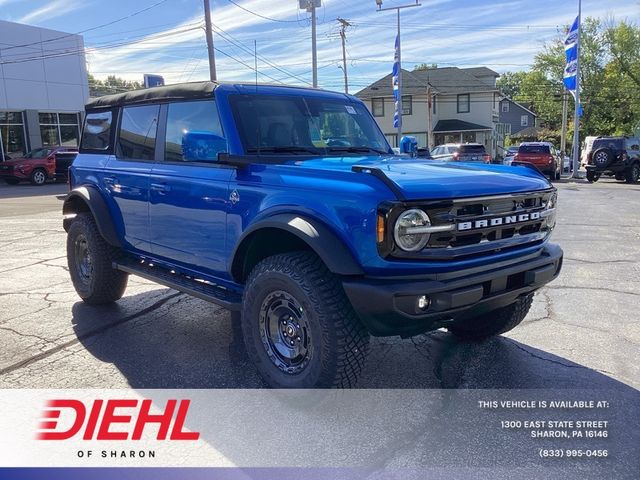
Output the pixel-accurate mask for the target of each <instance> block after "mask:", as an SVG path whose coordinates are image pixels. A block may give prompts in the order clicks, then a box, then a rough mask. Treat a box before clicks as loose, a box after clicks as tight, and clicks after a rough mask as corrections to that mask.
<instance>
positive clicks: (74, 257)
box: [67, 213, 129, 305]
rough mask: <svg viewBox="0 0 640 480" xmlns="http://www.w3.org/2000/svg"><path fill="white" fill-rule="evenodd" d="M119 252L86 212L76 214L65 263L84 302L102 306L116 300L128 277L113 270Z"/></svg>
mask: <svg viewBox="0 0 640 480" xmlns="http://www.w3.org/2000/svg"><path fill="white" fill-rule="evenodd" d="M119 255H120V250H119V249H117V248H116V247H113V246H112V245H109V244H108V243H107V242H106V241H105V240H104V238H103V237H102V235H100V232H99V231H98V227H97V225H96V222H95V220H94V219H93V216H92V215H91V214H90V213H79V214H78V215H77V216H76V217H75V218H74V219H73V221H72V222H71V225H70V226H69V232H68V233H67V264H68V266H69V274H70V275H71V281H72V282H73V286H74V288H75V289H76V292H77V293H78V295H79V296H80V298H82V300H84V301H85V302H86V303H88V304H91V305H102V304H105V303H111V302H115V301H116V300H118V299H120V298H121V297H122V295H123V294H124V291H125V289H126V288H127V280H128V278H129V276H128V274H126V273H124V272H121V271H119V270H116V269H114V268H113V266H112V264H113V261H114V260H116V259H117V258H118V257H119Z"/></svg>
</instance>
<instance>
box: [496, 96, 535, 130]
mask: <svg viewBox="0 0 640 480" xmlns="http://www.w3.org/2000/svg"><path fill="white" fill-rule="evenodd" d="M537 119H538V116H537V115H536V114H535V113H533V112H532V111H531V110H529V109H528V108H526V107H524V106H523V105H520V104H519V103H518V102H514V101H513V100H511V99H510V98H508V97H503V98H502V100H500V124H501V125H503V126H504V135H505V136H510V135H515V134H516V133H520V132H521V131H523V130H525V129H527V128H531V127H537V126H538V125H537Z"/></svg>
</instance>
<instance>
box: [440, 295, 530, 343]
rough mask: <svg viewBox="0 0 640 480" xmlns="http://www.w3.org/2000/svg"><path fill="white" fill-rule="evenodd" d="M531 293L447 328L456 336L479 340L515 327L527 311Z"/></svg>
mask: <svg viewBox="0 0 640 480" xmlns="http://www.w3.org/2000/svg"><path fill="white" fill-rule="evenodd" d="M532 302H533V294H529V295H527V296H526V297H521V298H519V299H518V300H517V301H516V302H515V303H512V304H511V305H508V306H506V307H502V308H499V309H497V310H494V311H492V312H488V313H485V314H482V315H479V316H477V317H473V318H470V319H467V320H465V321H464V322H463V323H460V324H458V325H451V326H450V327H447V329H448V330H449V331H450V332H451V333H453V334H454V335H455V336H456V337H459V338H462V339H465V340H481V339H483V338H488V337H493V336H495V335H500V334H502V333H505V332H508V331H509V330H512V329H514V328H515V327H517V326H518V325H519V324H520V322H522V320H524V317H526V316H527V313H529V309H530V308H531V304H532Z"/></svg>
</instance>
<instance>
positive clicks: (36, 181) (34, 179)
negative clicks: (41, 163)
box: [31, 168, 47, 186]
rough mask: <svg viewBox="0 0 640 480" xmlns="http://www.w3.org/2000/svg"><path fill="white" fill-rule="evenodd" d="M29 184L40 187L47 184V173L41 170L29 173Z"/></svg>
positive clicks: (37, 169)
mask: <svg viewBox="0 0 640 480" xmlns="http://www.w3.org/2000/svg"><path fill="white" fill-rule="evenodd" d="M31 183H32V184H33V185H37V186H42V185H44V184H45V183H47V172H46V171H44V170H43V169H42V168H36V169H35V170H34V171H33V172H32V173H31Z"/></svg>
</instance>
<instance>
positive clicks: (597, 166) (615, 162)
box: [585, 137, 640, 183]
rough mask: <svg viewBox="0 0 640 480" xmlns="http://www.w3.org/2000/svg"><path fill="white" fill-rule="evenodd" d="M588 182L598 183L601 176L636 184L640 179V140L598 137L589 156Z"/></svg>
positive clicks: (587, 167) (587, 166)
mask: <svg viewBox="0 0 640 480" xmlns="http://www.w3.org/2000/svg"><path fill="white" fill-rule="evenodd" d="M585 168H586V169H587V180H589V182H597V181H598V179H599V178H600V176H601V175H607V176H609V177H613V176H615V178H616V180H626V181H627V183H636V182H637V181H638V178H640V139H638V138H635V137H598V138H596V139H595V140H594V141H593V148H592V149H591V152H589V154H588V155H587V165H586V166H585Z"/></svg>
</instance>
